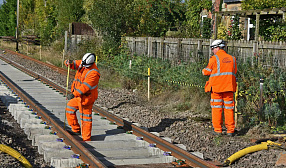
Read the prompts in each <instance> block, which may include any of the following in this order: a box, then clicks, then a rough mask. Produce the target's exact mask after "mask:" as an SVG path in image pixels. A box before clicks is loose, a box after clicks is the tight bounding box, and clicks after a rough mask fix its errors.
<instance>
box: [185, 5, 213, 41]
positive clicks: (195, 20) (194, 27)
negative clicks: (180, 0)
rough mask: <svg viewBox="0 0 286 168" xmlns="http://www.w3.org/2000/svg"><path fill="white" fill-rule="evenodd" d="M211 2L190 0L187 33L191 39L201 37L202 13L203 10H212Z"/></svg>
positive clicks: (187, 13)
mask: <svg viewBox="0 0 286 168" xmlns="http://www.w3.org/2000/svg"><path fill="white" fill-rule="evenodd" d="M211 7H212V1H211V0H188V1H187V11H186V22H185V24H186V27H185V28H186V32H187V34H188V36H189V37H200V34H201V32H200V24H199V23H200V21H201V18H200V13H201V11H202V10H203V9H207V10H210V9H211Z"/></svg>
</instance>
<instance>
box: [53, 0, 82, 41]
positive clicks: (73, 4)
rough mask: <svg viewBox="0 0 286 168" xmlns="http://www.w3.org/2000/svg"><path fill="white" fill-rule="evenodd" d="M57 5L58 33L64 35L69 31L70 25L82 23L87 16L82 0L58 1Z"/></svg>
mask: <svg viewBox="0 0 286 168" xmlns="http://www.w3.org/2000/svg"><path fill="white" fill-rule="evenodd" d="M55 4H56V11H55V12H56V13H57V15H56V20H57V23H58V25H57V33H58V34H59V35H63V34H64V31H66V30H68V28H69V23H72V22H80V20H81V18H82V16H83V15H84V14H85V11H84V9H83V1H82V0H72V1H70V0H57V1H56V2H55Z"/></svg>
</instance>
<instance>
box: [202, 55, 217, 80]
mask: <svg viewBox="0 0 286 168" xmlns="http://www.w3.org/2000/svg"><path fill="white" fill-rule="evenodd" d="M214 63H215V58H214V56H212V57H211V58H210V60H209V64H208V66H207V67H206V68H204V69H203V70H202V73H203V75H205V76H210V75H211V73H212V70H213V65H214Z"/></svg>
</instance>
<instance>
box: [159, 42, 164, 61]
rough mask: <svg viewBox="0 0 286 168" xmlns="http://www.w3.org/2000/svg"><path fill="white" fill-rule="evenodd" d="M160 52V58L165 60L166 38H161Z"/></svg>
mask: <svg viewBox="0 0 286 168" xmlns="http://www.w3.org/2000/svg"><path fill="white" fill-rule="evenodd" d="M159 51H160V55H159V57H160V58H161V59H163V58H164V38H161V41H160V48H159Z"/></svg>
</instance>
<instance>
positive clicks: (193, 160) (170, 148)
mask: <svg viewBox="0 0 286 168" xmlns="http://www.w3.org/2000/svg"><path fill="white" fill-rule="evenodd" d="M15 54H17V53H15ZM1 59H2V58H1ZM4 59H5V58H4ZM6 60H7V59H6ZM7 62H11V61H9V60H7ZM41 64H44V65H46V64H45V63H43V62H41ZM49 65H50V64H49ZM15 66H16V67H18V68H20V69H23V71H25V72H26V71H28V70H26V69H25V68H23V67H21V66H19V65H17V64H15ZM51 66H52V65H50V67H51ZM27 73H28V74H30V75H31V76H34V77H35V78H37V79H39V80H42V81H44V82H45V83H47V84H49V85H51V86H53V87H54V88H56V89H57V90H59V91H60V92H61V93H65V88H62V87H61V86H59V85H57V84H55V83H53V82H51V81H49V80H47V79H45V78H44V77H41V76H40V75H38V74H35V73H34V72H30V71H28V72H27ZM93 110H94V111H95V112H97V113H99V114H100V115H101V116H103V117H106V118H107V119H108V120H110V121H111V122H115V124H117V125H119V126H123V128H124V129H125V130H127V131H132V132H133V134H134V135H136V136H139V137H143V139H144V140H145V141H147V142H149V143H154V144H156V147H158V148H160V149H161V150H164V151H166V152H171V155H172V156H174V157H176V158H177V159H183V160H185V162H186V163H187V164H188V165H190V166H193V167H202V168H217V166H216V165H214V164H212V163H210V162H207V161H205V160H203V159H200V158H198V157H197V156H195V155H193V154H191V153H189V152H187V151H185V150H183V149H181V148H179V147H177V146H175V145H174V144H172V143H170V142H167V141H165V140H163V139H162V138H160V137H158V136H155V135H154V134H152V133H149V132H147V131H145V130H143V129H141V128H139V127H137V126H135V125H134V124H132V123H130V122H128V121H126V120H124V119H121V118H119V117H117V116H116V115H114V114H112V113H109V112H108V111H105V110H103V109H102V108H100V107H98V106H93Z"/></svg>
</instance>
